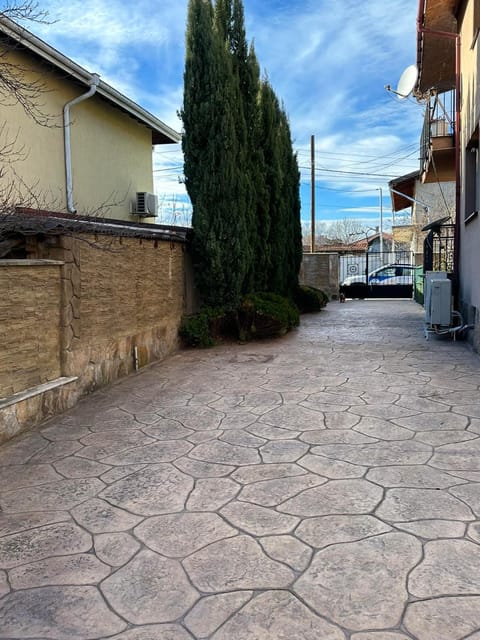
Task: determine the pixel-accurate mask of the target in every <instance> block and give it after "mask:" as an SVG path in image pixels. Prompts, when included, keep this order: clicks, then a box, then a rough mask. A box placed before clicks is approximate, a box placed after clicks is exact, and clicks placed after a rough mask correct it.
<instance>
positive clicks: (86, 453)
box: [77, 429, 155, 460]
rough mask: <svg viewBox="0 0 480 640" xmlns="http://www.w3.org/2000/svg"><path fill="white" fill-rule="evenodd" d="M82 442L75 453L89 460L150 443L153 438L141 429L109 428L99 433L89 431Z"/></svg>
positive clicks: (152, 441)
mask: <svg viewBox="0 0 480 640" xmlns="http://www.w3.org/2000/svg"><path fill="white" fill-rule="evenodd" d="M81 442H82V444H84V445H85V446H84V447H83V449H82V450H81V451H79V452H78V454H77V455H79V456H81V457H83V458H89V459H90V460H102V459H103V458H106V457H107V456H111V455H113V454H114V453H120V452H121V451H126V450H128V449H133V448H134V447H141V446H142V445H146V444H152V443H154V442H155V439H154V438H150V437H149V436H146V435H145V434H144V433H142V432H141V431H138V430H135V431H118V429H117V430H113V429H112V430H110V431H103V432H100V433H91V434H90V435H88V436H86V437H85V438H82V441H81Z"/></svg>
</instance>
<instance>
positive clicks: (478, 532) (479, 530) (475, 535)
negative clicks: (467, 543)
mask: <svg viewBox="0 0 480 640" xmlns="http://www.w3.org/2000/svg"><path fill="white" fill-rule="evenodd" d="M467 533H468V536H469V537H470V538H471V539H472V540H474V541H475V542H476V543H477V544H480V522H472V523H471V524H470V525H469V527H468V531H467Z"/></svg>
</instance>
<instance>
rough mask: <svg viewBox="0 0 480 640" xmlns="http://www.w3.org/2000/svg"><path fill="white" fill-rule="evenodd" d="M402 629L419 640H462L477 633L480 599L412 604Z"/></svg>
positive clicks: (479, 623)
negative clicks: (405, 629)
mask: <svg viewBox="0 0 480 640" xmlns="http://www.w3.org/2000/svg"><path fill="white" fill-rule="evenodd" d="M405 627H406V628H407V631H409V632H410V633H411V634H412V635H413V636H414V638H416V639H418V640H462V639H463V638H467V637H469V634H471V633H473V632H474V631H478V629H480V596H471V597H469V596H464V597H460V596H457V597H448V598H436V599H434V600H426V601H424V602H412V603H411V604H409V605H408V608H407V612H406V615H405Z"/></svg>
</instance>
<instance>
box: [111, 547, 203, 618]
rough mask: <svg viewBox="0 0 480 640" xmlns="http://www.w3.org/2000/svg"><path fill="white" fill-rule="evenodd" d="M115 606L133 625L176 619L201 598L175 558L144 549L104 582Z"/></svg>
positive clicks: (113, 606)
mask: <svg viewBox="0 0 480 640" xmlns="http://www.w3.org/2000/svg"><path fill="white" fill-rule="evenodd" d="M101 589H102V592H103V594H104V596H105V597H106V599H107V600H108V602H109V603H110V605H111V606H112V608H113V609H114V610H115V611H116V612H117V613H118V614H119V615H121V616H122V617H123V618H125V619H126V620H128V621H129V622H131V623H132V624H139V625H142V624H143V625H145V624H153V623H158V622H174V621H175V620H176V619H177V618H179V617H180V616H182V615H184V614H185V613H186V612H187V611H188V610H189V609H190V607H191V606H192V605H193V604H194V603H195V602H196V601H197V600H198V598H199V595H198V593H197V591H196V590H195V589H194V588H193V587H192V586H191V585H190V583H189V582H188V580H187V577H186V575H185V572H184V571H183V569H182V566H181V564H180V563H179V562H177V561H176V560H171V559H170V558H162V557H161V556H159V555H158V554H156V553H154V552H153V551H141V552H140V553H139V554H138V555H137V556H135V558H133V560H131V561H130V562H129V563H128V564H127V565H126V566H124V567H122V568H121V569H119V570H118V571H117V572H115V573H114V574H113V575H111V576H110V577H109V578H107V579H106V580H105V581H104V582H103V583H102V587H101Z"/></svg>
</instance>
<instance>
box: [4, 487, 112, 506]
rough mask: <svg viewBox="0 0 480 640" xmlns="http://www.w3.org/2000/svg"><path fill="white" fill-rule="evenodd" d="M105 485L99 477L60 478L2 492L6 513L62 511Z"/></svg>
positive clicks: (95, 492)
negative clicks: (55, 480) (56, 480)
mask: <svg viewBox="0 0 480 640" xmlns="http://www.w3.org/2000/svg"><path fill="white" fill-rule="evenodd" d="M104 486H105V485H104V484H103V482H101V481H100V480H98V479H97V478H87V479H83V478H82V479H73V480H70V479H69V480H60V481H58V482H50V483H48V484H43V485H39V486H36V487H28V488H25V489H17V490H16V491H8V492H6V493H3V494H0V502H1V504H2V508H3V511H4V512H5V513H20V512H22V511H38V510H42V509H43V510H45V511H61V510H64V509H71V508H72V507H74V506H75V505H77V504H80V503H81V502H83V501H84V500H87V499H88V498H90V497H92V496H94V495H96V494H97V493H98V492H99V491H101V490H102V489H103V487H104Z"/></svg>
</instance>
